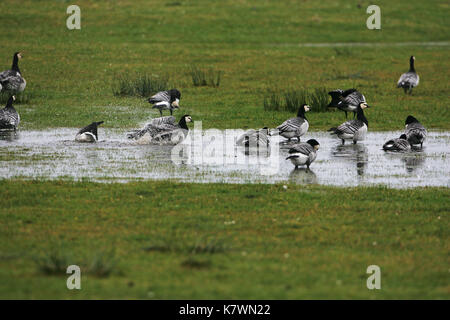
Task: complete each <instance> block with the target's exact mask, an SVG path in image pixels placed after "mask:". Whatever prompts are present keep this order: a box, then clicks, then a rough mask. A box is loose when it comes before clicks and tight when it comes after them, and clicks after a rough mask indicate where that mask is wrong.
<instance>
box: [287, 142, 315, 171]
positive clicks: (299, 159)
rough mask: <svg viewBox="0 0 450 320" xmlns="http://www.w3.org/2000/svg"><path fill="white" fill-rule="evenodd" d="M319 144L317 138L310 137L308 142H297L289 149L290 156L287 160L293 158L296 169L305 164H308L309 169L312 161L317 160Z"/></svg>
mask: <svg viewBox="0 0 450 320" xmlns="http://www.w3.org/2000/svg"><path fill="white" fill-rule="evenodd" d="M319 146H320V144H319V142H317V140H315V139H310V140H308V141H307V142H306V143H305V142H303V143H298V144H295V145H293V146H292V147H291V148H290V149H289V157H287V158H286V160H291V162H292V163H293V164H294V165H295V168H296V169H297V168H298V166H303V165H306V167H307V168H308V169H309V166H310V165H311V163H312V162H313V161H314V160H316V157H317V150H319Z"/></svg>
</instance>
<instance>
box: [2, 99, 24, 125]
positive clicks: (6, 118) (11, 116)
mask: <svg viewBox="0 0 450 320" xmlns="http://www.w3.org/2000/svg"><path fill="white" fill-rule="evenodd" d="M15 100H16V97H15V96H13V95H12V96H10V97H9V99H8V102H7V103H6V106H5V107H4V108H3V109H1V110H0V129H1V130H16V129H17V127H18V126H19V123H20V116H19V114H18V113H17V111H16V109H14V106H13V102H14V101H15Z"/></svg>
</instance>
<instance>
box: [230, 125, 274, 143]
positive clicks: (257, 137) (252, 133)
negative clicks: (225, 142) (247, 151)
mask: <svg viewBox="0 0 450 320" xmlns="http://www.w3.org/2000/svg"><path fill="white" fill-rule="evenodd" d="M268 135H269V129H268V128H267V127H264V128H261V129H258V130H254V129H251V130H248V131H247V132H245V133H244V134H242V135H241V136H240V137H239V138H238V139H237V140H236V145H238V146H245V147H267V146H268V145H269V137H268Z"/></svg>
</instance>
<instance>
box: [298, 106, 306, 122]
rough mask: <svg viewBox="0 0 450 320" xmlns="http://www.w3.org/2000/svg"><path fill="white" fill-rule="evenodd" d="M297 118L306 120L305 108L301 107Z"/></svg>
mask: <svg viewBox="0 0 450 320" xmlns="http://www.w3.org/2000/svg"><path fill="white" fill-rule="evenodd" d="M297 118H303V119H306V116H305V107H300V108H299V109H298V112H297ZM306 120H308V119H306Z"/></svg>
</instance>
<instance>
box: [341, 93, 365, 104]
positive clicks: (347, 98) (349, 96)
mask: <svg viewBox="0 0 450 320" xmlns="http://www.w3.org/2000/svg"><path fill="white" fill-rule="evenodd" d="M341 99H342V102H343V103H344V104H347V105H350V106H359V105H360V104H361V103H363V102H366V97H364V95H363V94H362V93H361V92H359V91H357V90H356V89H348V90H345V91H344V92H343V93H342V98H341Z"/></svg>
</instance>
